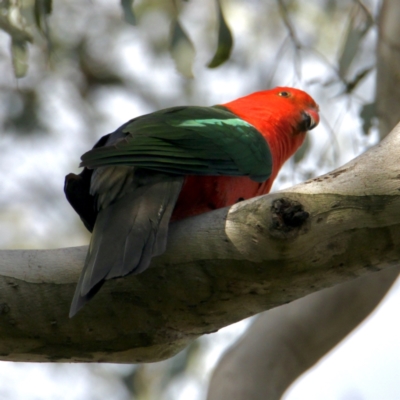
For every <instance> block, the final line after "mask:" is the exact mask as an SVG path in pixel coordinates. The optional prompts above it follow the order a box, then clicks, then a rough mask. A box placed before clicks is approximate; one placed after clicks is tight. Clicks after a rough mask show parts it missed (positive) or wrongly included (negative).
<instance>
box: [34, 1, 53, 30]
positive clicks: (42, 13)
mask: <svg viewBox="0 0 400 400" xmlns="http://www.w3.org/2000/svg"><path fill="white" fill-rule="evenodd" d="M52 8H53V5H52V0H35V4H34V7H33V13H34V16H35V22H36V25H37V27H38V29H39V30H40V31H41V32H42V33H44V34H45V36H46V37H47V36H48V35H47V30H48V28H47V24H46V17H48V16H49V15H50V14H51V11H52Z"/></svg>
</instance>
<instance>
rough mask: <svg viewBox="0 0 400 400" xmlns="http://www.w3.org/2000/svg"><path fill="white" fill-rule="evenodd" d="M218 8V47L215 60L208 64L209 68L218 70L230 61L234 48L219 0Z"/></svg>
mask: <svg viewBox="0 0 400 400" xmlns="http://www.w3.org/2000/svg"><path fill="white" fill-rule="evenodd" d="M217 7H218V21H219V29H218V47H217V51H216V52H215V54H214V57H213V59H212V60H211V61H210V62H209V63H208V65H207V67H208V68H216V67H219V66H220V65H221V64H223V63H224V62H225V61H226V60H228V59H229V57H230V55H231V51H232V46H233V37H232V33H231V30H230V29H229V26H228V25H227V23H226V21H225V18H224V14H223V13H222V9H221V4H220V1H219V0H217Z"/></svg>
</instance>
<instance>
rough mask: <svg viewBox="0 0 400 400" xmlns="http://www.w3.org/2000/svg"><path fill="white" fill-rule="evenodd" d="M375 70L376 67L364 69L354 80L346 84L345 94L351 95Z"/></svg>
mask: <svg viewBox="0 0 400 400" xmlns="http://www.w3.org/2000/svg"><path fill="white" fill-rule="evenodd" d="M373 68H374V67H373V66H372V67H366V68H364V69H362V70H361V71H360V72H358V74H357V75H356V76H355V77H354V79H352V80H351V81H348V82H346V88H345V90H344V93H351V92H352V91H353V90H354V89H355V88H356V87H357V86H358V84H359V83H360V82H361V81H362V80H363V79H364V78H365V77H366V76H367V75H368V74H369V73H370V72H371V71H372V70H373Z"/></svg>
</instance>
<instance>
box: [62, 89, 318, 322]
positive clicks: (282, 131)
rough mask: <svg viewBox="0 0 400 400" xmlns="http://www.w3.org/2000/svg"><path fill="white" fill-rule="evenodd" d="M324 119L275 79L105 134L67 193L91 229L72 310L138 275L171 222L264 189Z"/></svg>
mask: <svg viewBox="0 0 400 400" xmlns="http://www.w3.org/2000/svg"><path fill="white" fill-rule="evenodd" d="M318 123H319V107H318V105H317V104H316V102H315V101H314V100H313V98H312V97H311V96H309V95H308V94H307V93H305V92H304V91H302V90H300V89H295V88H290V87H276V88H274V89H270V90H262V91H258V92H255V93H252V94H249V95H247V96H244V97H241V98H239V99H236V100H233V101H230V102H228V103H224V104H219V105H215V106H211V107H202V106H177V107H170V108H166V109H162V110H159V111H156V112H153V113H150V114H146V115H142V116H139V117H136V118H133V119H131V120H130V121H128V122H127V123H125V124H123V125H122V126H121V127H119V128H118V129H117V130H116V131H115V132H113V133H110V134H108V135H105V136H103V137H102V138H101V139H100V140H99V141H98V142H97V143H96V144H95V145H94V147H93V149H92V150H89V151H88V152H86V153H84V154H83V155H82V157H81V164H80V166H81V167H84V169H83V170H82V172H81V173H80V174H78V175H76V174H73V173H71V174H68V175H67V176H66V178H65V185H64V192H65V195H66V198H67V200H68V201H69V203H70V204H71V206H72V207H73V208H74V210H75V211H76V212H77V213H78V215H79V216H80V218H81V220H82V222H83V224H84V225H85V227H86V228H87V229H88V230H89V231H90V232H92V236H91V240H90V244H89V249H88V253H87V256H86V260H85V263H84V266H83V270H82V272H81V275H80V277H79V281H78V283H77V286H76V290H75V294H74V297H73V300H72V303H71V308H70V313H69V316H70V317H73V316H74V315H75V314H76V313H77V312H78V311H79V310H80V309H81V308H82V307H83V306H84V305H85V304H86V303H87V302H88V301H89V300H90V299H92V298H93V296H94V295H95V294H96V293H97V292H98V291H99V289H100V288H101V286H102V285H103V284H104V283H105V281H106V280H109V279H114V278H119V277H123V276H126V275H130V274H139V273H141V272H143V271H144V270H146V269H147V268H148V267H149V265H150V262H151V259H152V258H153V257H155V256H158V255H161V254H162V253H163V252H165V250H166V245H167V235H168V226H169V223H170V222H172V221H177V220H180V219H183V218H187V217H191V216H195V215H198V214H201V213H205V212H208V211H212V210H215V209H218V208H222V207H227V206H231V205H233V204H235V203H237V202H239V201H242V200H245V199H249V198H252V197H255V196H260V195H263V194H267V193H268V192H269V191H270V189H271V186H272V183H273V181H274V179H275V178H276V176H277V174H278V172H279V170H280V168H281V167H282V165H283V164H284V163H285V161H286V160H288V159H289V158H290V157H291V156H292V155H293V154H294V152H295V151H296V150H297V149H298V148H299V147H300V146H301V144H302V143H303V141H304V139H305V137H306V133H307V132H308V131H309V130H311V129H313V128H315V127H316V126H317V125H318Z"/></svg>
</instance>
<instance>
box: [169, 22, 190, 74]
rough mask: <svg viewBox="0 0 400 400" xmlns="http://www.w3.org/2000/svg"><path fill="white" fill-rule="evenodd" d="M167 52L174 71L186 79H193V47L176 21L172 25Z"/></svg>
mask: <svg viewBox="0 0 400 400" xmlns="http://www.w3.org/2000/svg"><path fill="white" fill-rule="evenodd" d="M169 50H170V53H171V56H172V58H173V59H174V61H175V65H176V69H177V70H178V71H179V72H180V73H181V74H182V75H184V76H186V77H187V78H193V72H192V67H193V63H194V57H195V50H194V46H193V43H192V41H191V40H190V38H189V36H188V35H187V34H186V32H185V30H184V29H183V27H182V26H181V24H180V22H179V20H178V19H175V20H174V22H173V23H172V29H171V42H170V48H169Z"/></svg>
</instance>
